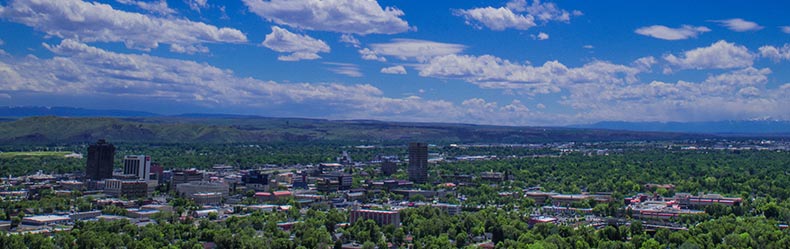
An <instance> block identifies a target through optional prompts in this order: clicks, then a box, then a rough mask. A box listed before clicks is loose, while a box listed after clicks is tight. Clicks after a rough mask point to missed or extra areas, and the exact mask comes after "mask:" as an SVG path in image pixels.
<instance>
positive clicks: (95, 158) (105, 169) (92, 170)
mask: <svg viewBox="0 0 790 249" xmlns="http://www.w3.org/2000/svg"><path fill="white" fill-rule="evenodd" d="M114 159H115V146H113V145H112V144H108V143H107V141H105V140H104V139H99V141H97V142H96V143H95V144H91V145H90V146H88V164H87V166H86V167H85V177H86V178H87V179H89V180H96V181H99V180H104V179H107V178H112V169H113V166H114V162H113V160H114Z"/></svg>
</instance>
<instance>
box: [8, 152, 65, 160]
mask: <svg viewBox="0 0 790 249" xmlns="http://www.w3.org/2000/svg"><path fill="white" fill-rule="evenodd" d="M68 154H71V152H69V151H13V152H0V158H12V157H63V156H65V155H68Z"/></svg>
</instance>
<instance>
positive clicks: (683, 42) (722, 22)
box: [0, 0, 790, 126]
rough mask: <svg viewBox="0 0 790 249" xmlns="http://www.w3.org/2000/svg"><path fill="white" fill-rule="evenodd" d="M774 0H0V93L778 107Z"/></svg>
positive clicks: (556, 111) (353, 113) (357, 111)
mask: <svg viewBox="0 0 790 249" xmlns="http://www.w3.org/2000/svg"><path fill="white" fill-rule="evenodd" d="M787 9H790V3H788V2H786V1H749V2H743V1H715V3H714V2H712V1H661V2H655V1H532V0H528V1H527V0H511V1H451V0H447V1H438V0H437V1H378V2H377V1H368V0H238V1H213V0H171V1H164V0H155V1H139V0H110V1H96V2H90V1H88V2H86V1H81V0H7V1H0V30H2V32H0V105H12V106H20V105H37V106H42V105H43V106H74V107H84V108H100V109H129V110H141V111H150V112H156V113H163V114H175V113H185V112H201V113H235V114H254V115H263V116H283V117H314V118H330V119H379V120H396V121H427V122H463V123H477V124H499V125H547V126H553V125H568V124H584V123H594V122H598V121H717V120H748V119H778V120H790V70H789V69H790V43H789V42H788V41H790V18H788V17H787V16H786V13H784V12H785V11H786V10H787Z"/></svg>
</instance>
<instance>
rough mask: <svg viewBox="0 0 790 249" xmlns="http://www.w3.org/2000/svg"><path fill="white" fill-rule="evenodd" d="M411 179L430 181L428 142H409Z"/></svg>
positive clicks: (417, 181) (414, 180)
mask: <svg viewBox="0 0 790 249" xmlns="http://www.w3.org/2000/svg"><path fill="white" fill-rule="evenodd" d="M409 181H412V182H414V183H426V182H428V144H425V143H409Z"/></svg>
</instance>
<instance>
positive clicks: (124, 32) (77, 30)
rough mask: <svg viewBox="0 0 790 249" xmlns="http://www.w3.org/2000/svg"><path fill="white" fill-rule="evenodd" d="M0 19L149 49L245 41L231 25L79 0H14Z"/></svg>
mask: <svg viewBox="0 0 790 249" xmlns="http://www.w3.org/2000/svg"><path fill="white" fill-rule="evenodd" d="M0 18H3V19H7V20H10V21H13V22H17V23H22V24H25V25H27V26H30V27H33V28H34V29H36V30H40V31H42V32H44V33H47V34H48V35H51V36H57V37H61V38H68V39H78V40H80V41H82V42H97V41H98V42H123V43H124V44H125V45H126V47H128V48H134V49H141V50H149V49H152V48H157V47H158V46H159V43H169V44H178V45H179V46H181V47H190V46H196V45H200V44H202V43H245V42H247V37H246V36H245V35H244V34H243V33H241V31H239V30H237V29H232V28H217V27H215V26H212V25H208V24H205V23H201V22H193V21H189V20H186V19H175V18H162V17H151V16H147V15H143V14H139V13H131V12H125V11H120V10H116V9H113V8H112V6H110V5H107V4H101V3H88V2H83V1H80V0H59V1H41V0H15V1H12V2H11V3H10V4H9V5H8V6H5V7H4V8H3V9H2V10H0Z"/></svg>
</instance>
